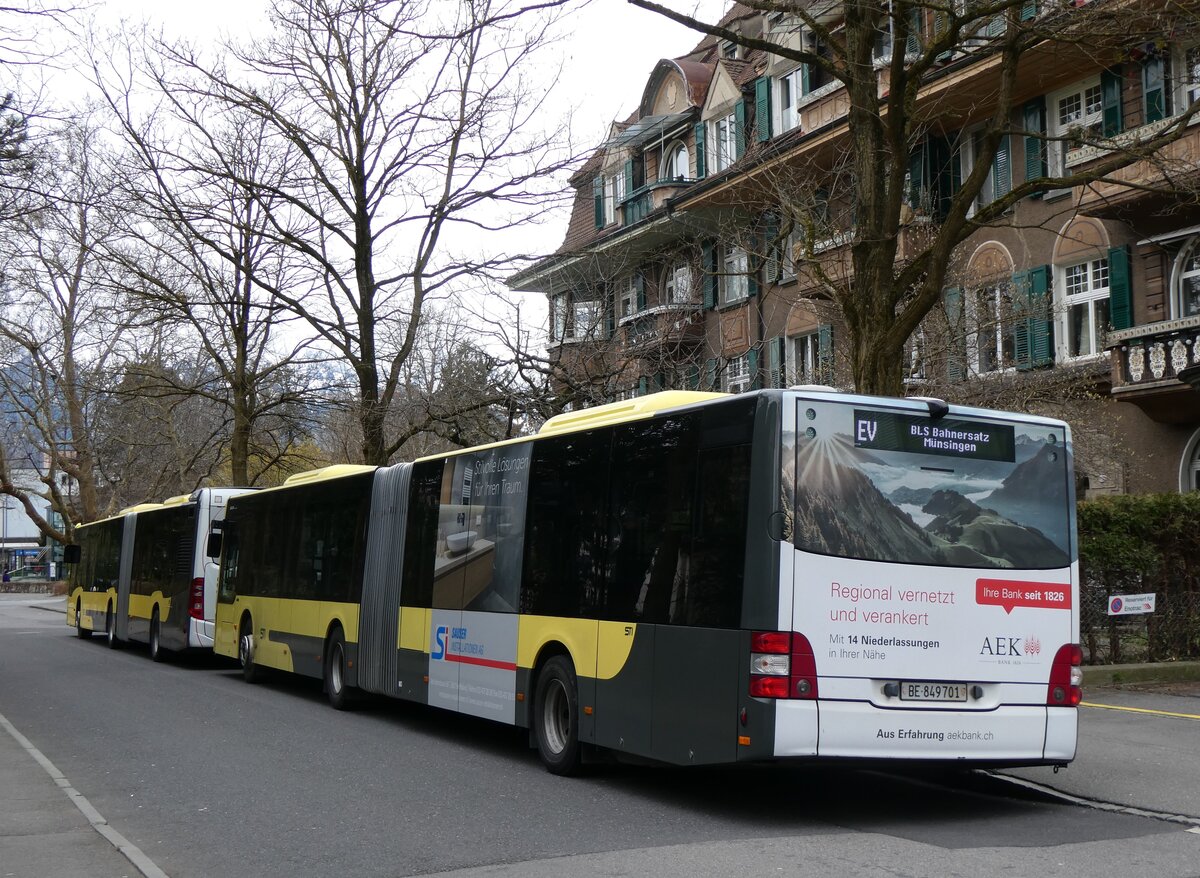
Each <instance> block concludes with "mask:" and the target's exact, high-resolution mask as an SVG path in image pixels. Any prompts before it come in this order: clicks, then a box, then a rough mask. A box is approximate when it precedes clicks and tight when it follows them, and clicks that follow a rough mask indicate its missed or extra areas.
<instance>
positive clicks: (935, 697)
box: [900, 680, 967, 701]
mask: <svg viewBox="0 0 1200 878" xmlns="http://www.w3.org/2000/svg"><path fill="white" fill-rule="evenodd" d="M900 699H901V700H902V701H966V700H967V684H966V683H935V682H932V681H921V680H918V681H916V682H905V683H901V684H900Z"/></svg>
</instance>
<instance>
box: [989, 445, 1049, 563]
mask: <svg viewBox="0 0 1200 878" xmlns="http://www.w3.org/2000/svg"><path fill="white" fill-rule="evenodd" d="M1062 455H1063V450H1062V448H1060V447H1058V446H1056V445H1046V444H1044V443H1043V444H1042V447H1041V448H1040V449H1039V450H1038V451H1037V453H1036V454H1034V455H1033V456H1032V457H1030V458H1029V459H1028V460H1026V461H1025V462H1024V463H1021V464H1019V465H1018V466H1017V467H1016V468H1015V469H1014V470H1013V471H1012V472H1011V473H1009V475H1008V477H1007V478H1005V479H1004V481H1003V482H1002V483H1001V485H1000V487H999V488H997V489H996V490H995V491H993V492H992V493H991V494H989V495H988V496H987V498H986V499H985V500H984V501H983V502H984V503H985V504H986V505H987V506H988V508H989V509H994V510H996V512H998V513H1000V515H1002V516H1004V517H1005V518H1007V519H1008V520H1010V521H1014V522H1017V523H1019V524H1021V525H1024V526H1025V527H1028V528H1035V529H1037V530H1038V531H1040V532H1041V533H1042V534H1044V535H1045V536H1046V537H1047V538H1049V539H1050V540H1051V541H1052V542H1054V543H1056V544H1058V545H1059V546H1062V547H1065V546H1066V545H1067V515H1066V512H1065V510H1066V506H1067V471H1066V467H1065V465H1064V463H1063V457H1062ZM1051 457H1054V458H1055V459H1054V460H1051Z"/></svg>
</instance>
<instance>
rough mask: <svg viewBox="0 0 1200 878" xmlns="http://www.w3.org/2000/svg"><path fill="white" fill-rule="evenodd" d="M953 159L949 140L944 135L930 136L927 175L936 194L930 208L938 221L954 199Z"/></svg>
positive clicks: (944, 214) (944, 215)
mask: <svg viewBox="0 0 1200 878" xmlns="http://www.w3.org/2000/svg"><path fill="white" fill-rule="evenodd" d="M955 158H956V157H955V156H954V154H953V153H952V152H951V151H950V140H949V138H947V137H945V136H944V135H931V136H930V138H929V175H930V177H931V178H932V183H933V188H934V191H935V193H936V197H935V198H934V199H933V205H932V206H933V209H934V213H935V214H936V216H937V218H938V219H945V218H946V214H947V213H948V212H949V210H950V201H951V200H952V199H953V198H954V191H955V185H954V180H953V176H952V173H953V170H952V166H953V165H954V161H955Z"/></svg>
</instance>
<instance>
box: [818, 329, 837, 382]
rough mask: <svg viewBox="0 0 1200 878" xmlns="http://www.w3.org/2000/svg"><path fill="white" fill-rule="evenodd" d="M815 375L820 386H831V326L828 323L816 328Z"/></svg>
mask: <svg viewBox="0 0 1200 878" xmlns="http://www.w3.org/2000/svg"><path fill="white" fill-rule="evenodd" d="M817 375H818V376H820V380H821V383H822V384H830V385H831V384H833V378H834V375H833V326H832V324H829V323H822V324H820V325H819V326H818V327H817Z"/></svg>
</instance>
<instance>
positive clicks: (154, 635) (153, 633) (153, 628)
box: [150, 619, 158, 656]
mask: <svg viewBox="0 0 1200 878" xmlns="http://www.w3.org/2000/svg"><path fill="white" fill-rule="evenodd" d="M150 655H152V656H156V655H158V619H155V620H154V621H153V622H151V623H150Z"/></svg>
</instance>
